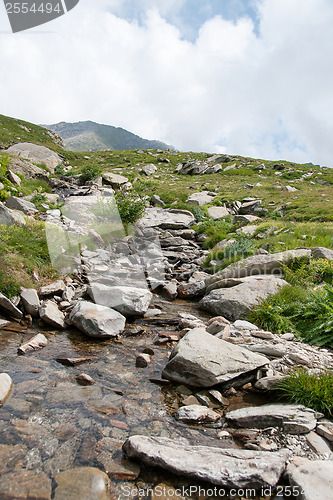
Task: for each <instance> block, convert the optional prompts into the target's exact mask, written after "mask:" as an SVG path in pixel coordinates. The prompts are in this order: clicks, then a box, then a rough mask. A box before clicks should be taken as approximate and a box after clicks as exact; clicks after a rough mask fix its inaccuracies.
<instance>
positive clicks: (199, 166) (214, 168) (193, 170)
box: [176, 160, 222, 175]
mask: <svg viewBox="0 0 333 500" xmlns="http://www.w3.org/2000/svg"><path fill="white" fill-rule="evenodd" d="M220 170H222V166H221V165H219V164H218V163H217V164H215V165H212V162H208V161H207V162H203V161H200V160H196V161H188V162H185V163H180V164H179V165H178V166H177V167H176V172H177V173H179V174H181V175H203V174H216V173H217V172H220Z"/></svg>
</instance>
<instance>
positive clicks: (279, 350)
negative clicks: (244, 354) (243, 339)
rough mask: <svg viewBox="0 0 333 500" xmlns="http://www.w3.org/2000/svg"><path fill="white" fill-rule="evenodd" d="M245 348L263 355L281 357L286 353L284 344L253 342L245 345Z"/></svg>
mask: <svg viewBox="0 0 333 500" xmlns="http://www.w3.org/2000/svg"><path fill="white" fill-rule="evenodd" d="M247 349H249V350H250V351H253V352H259V353H260V354H264V355H265V356H272V357H273V358H283V356H285V355H286V354H287V349H286V347H285V345H284V344H273V345H269V344H255V345H249V346H247Z"/></svg>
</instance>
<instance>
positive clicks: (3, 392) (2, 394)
mask: <svg viewBox="0 0 333 500" xmlns="http://www.w3.org/2000/svg"><path fill="white" fill-rule="evenodd" d="M12 387H13V381H12V379H11V378H10V376H9V375H8V373H0V406H2V405H3V404H4V402H5V400H6V399H7V398H8V396H9V394H10V391H11V390H12Z"/></svg>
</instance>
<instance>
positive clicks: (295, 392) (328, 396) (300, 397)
mask: <svg viewBox="0 0 333 500" xmlns="http://www.w3.org/2000/svg"><path fill="white" fill-rule="evenodd" d="M274 390H276V391H277V394H278V395H279V397H280V398H281V399H287V400H288V401H290V402H292V403H296V404H302V405H304V406H306V407H308V408H312V409H313V410H316V411H319V412H321V413H324V414H326V415H327V416H328V417H332V416H333V373H332V372H330V371H326V372H323V373H320V374H311V373H309V372H308V371H306V370H305V369H303V368H298V369H295V370H293V371H292V372H290V373H289V374H287V376H286V377H285V378H283V379H281V381H278V383H277V384H276V386H275V388H274Z"/></svg>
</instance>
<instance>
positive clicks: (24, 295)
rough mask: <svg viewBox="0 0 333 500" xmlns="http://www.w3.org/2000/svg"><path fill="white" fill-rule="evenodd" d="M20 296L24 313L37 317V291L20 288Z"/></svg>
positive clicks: (38, 303) (38, 304)
mask: <svg viewBox="0 0 333 500" xmlns="http://www.w3.org/2000/svg"><path fill="white" fill-rule="evenodd" d="M20 296H21V301H22V304H23V307H24V310H25V312H26V313H27V314H30V315H31V316H33V317H38V316H39V307H40V301H39V297H38V293H37V291H36V290H35V289H34V288H21V292H20Z"/></svg>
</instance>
